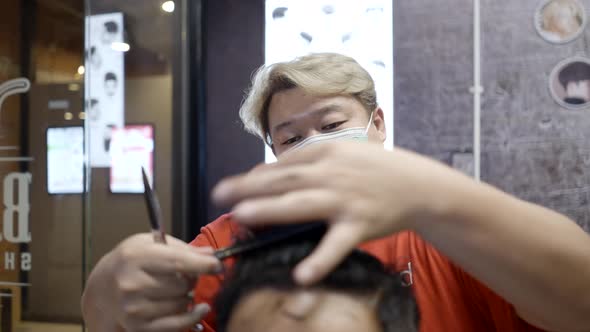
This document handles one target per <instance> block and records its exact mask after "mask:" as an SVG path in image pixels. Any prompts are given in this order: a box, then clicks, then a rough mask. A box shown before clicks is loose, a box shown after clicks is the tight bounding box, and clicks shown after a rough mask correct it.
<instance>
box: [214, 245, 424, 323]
mask: <svg viewBox="0 0 590 332" xmlns="http://www.w3.org/2000/svg"><path fill="white" fill-rule="evenodd" d="M317 243H318V237H316V236H314V237H313V238H310V237H307V238H306V239H305V240H302V239H297V240H289V241H283V242H282V243H280V244H278V245H273V246H272V247H270V248H269V247H267V248H263V249H258V250H255V251H251V252H248V253H247V254H243V255H241V256H240V257H238V259H237V262H236V265H235V266H234V267H233V268H232V269H231V270H230V271H228V274H227V276H226V279H225V282H224V285H223V287H222V290H221V292H220V293H219V295H218V296H217V299H216V303H215V308H216V310H217V330H218V331H220V332H237V331H240V332H248V331H282V332H283V331H284V332H289V331H298V332H299V331H312V332H314V331H318V332H319V331H339V332H347V331H351V332H352V331H367V332H377V331H379V332H381V331H382V332H390V331H400V332H401V331H403V332H406V331H408V332H409V331H418V320H419V315H418V310H417V307H416V303H415V301H414V298H413V296H412V294H411V290H410V289H409V288H406V287H403V286H402V280H401V278H400V276H399V275H398V274H396V273H392V272H390V271H388V270H387V269H386V268H385V267H384V266H383V264H382V263H381V262H380V261H379V260H377V259H376V258H375V257H373V256H371V255H369V254H367V253H364V252H362V251H360V250H356V251H354V252H352V253H351V254H350V255H349V256H348V257H347V258H346V259H345V261H344V262H343V263H342V264H340V266H338V267H337V268H336V270H334V271H333V272H332V273H331V274H330V275H329V276H328V277H326V278H325V279H324V280H322V281H321V282H319V283H318V284H316V285H315V286H312V287H309V288H303V287H300V286H298V285H296V284H295V283H294V281H293V278H292V270H293V268H294V267H295V266H296V265H297V263H299V262H300V261H301V260H302V259H303V258H305V257H306V256H307V255H309V254H310V253H311V252H312V250H313V249H314V248H315V246H316V245H317Z"/></svg>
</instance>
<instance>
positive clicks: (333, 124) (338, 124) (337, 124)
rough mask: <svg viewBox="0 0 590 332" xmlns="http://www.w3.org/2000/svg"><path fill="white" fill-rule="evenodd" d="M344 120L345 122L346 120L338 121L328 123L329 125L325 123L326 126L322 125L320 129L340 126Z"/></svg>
mask: <svg viewBox="0 0 590 332" xmlns="http://www.w3.org/2000/svg"><path fill="white" fill-rule="evenodd" d="M344 122H346V121H338V122H333V123H330V124H329V125H327V126H323V127H322V130H332V129H336V128H338V127H340V126H341V125H342V124H343V123H344Z"/></svg>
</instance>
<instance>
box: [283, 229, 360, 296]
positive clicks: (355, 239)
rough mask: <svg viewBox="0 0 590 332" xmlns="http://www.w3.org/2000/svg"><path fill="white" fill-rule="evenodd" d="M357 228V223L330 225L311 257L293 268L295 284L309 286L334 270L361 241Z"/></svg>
mask: <svg viewBox="0 0 590 332" xmlns="http://www.w3.org/2000/svg"><path fill="white" fill-rule="evenodd" d="M357 226H358V223H352V222H336V223H334V224H332V225H331V226H330V228H329V229H328V231H327V232H326V235H324V237H323V238H322V240H321V241H320V243H319V244H318V246H317V248H316V249H315V250H314V251H313V252H312V253H311V255H309V257H307V258H305V259H304V260H303V261H302V262H300V263H299V264H298V265H297V267H295V271H294V272H293V273H294V275H293V278H294V279H295V282H296V283H298V284H300V285H303V286H309V285H312V284H314V283H316V282H318V281H320V280H321V279H323V278H325V277H326V276H327V275H328V274H329V273H330V272H332V271H333V270H334V269H336V267H337V266H338V264H340V263H341V262H342V261H343V260H344V259H345V258H346V256H348V254H350V252H351V251H352V250H354V248H356V246H357V245H358V244H359V243H360V241H361V236H360V232H359V229H358V227H357Z"/></svg>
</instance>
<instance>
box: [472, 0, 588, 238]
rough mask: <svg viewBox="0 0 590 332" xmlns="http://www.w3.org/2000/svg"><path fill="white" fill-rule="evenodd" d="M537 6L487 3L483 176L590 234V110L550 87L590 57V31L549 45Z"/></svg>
mask: <svg viewBox="0 0 590 332" xmlns="http://www.w3.org/2000/svg"><path fill="white" fill-rule="evenodd" d="M581 3H583V4H584V6H585V7H586V9H588V8H590V1H588V0H581ZM537 5H538V2H537V1H534V0H527V1H516V2H510V6H502V4H501V2H497V1H490V0H486V1H483V2H482V12H483V13H484V14H483V25H482V33H483V36H484V40H483V49H482V55H483V59H482V62H483V64H482V75H483V81H484V88H485V89H486V93H485V94H484V96H483V97H484V98H483V106H482V108H483V110H482V123H483V130H484V131H483V132H482V148H483V158H484V159H483V160H482V162H483V165H482V176H483V178H484V179H485V180H486V181H489V182H491V183H492V184H494V185H497V186H498V187H500V188H502V189H504V190H506V191H508V192H511V193H514V194H516V195H517V196H519V197H522V198H523V199H526V200H528V201H532V202H535V203H539V204H541V205H544V206H547V207H550V208H554V209H556V210H558V211H560V212H562V213H564V214H566V215H568V216H570V217H571V218H573V219H574V220H575V221H576V222H577V223H578V224H580V225H582V226H583V227H584V228H585V229H586V231H588V232H590V208H589V204H588V202H589V200H590V139H588V137H590V136H589V135H588V133H589V132H590V109H586V110H579V111H572V110H566V109H564V108H562V107H560V106H559V105H558V104H557V103H556V102H554V101H553V99H552V98H551V95H550V92H549V83H548V77H549V74H550V72H551V70H552V69H553V68H554V67H555V66H556V65H557V64H558V63H559V62H560V61H561V60H563V59H565V58H568V57H571V56H576V55H581V56H588V55H589V51H590V49H589V42H590V29H588V27H587V28H586V30H585V32H584V33H583V34H582V36H580V37H579V38H578V39H577V40H575V41H573V42H571V43H569V44H566V45H553V44H549V43H547V42H545V41H544V40H542V39H541V38H540V37H539V36H538V35H537V33H536V31H535V29H534V25H533V20H532V15H533V13H534V11H535V8H536V7H537Z"/></svg>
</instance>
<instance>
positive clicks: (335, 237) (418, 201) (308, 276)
mask: <svg viewBox="0 0 590 332" xmlns="http://www.w3.org/2000/svg"><path fill="white" fill-rule="evenodd" d="M467 179H468V178H467V177H465V176H463V175H461V174H460V173H458V172H455V171H453V170H452V169H450V168H448V167H447V166H444V165H443V164H441V163H439V162H436V161H434V160H431V159H428V158H426V157H422V156H420V155H417V154H415V153H411V152H408V151H405V150H402V149H396V150H395V151H393V152H392V151H387V150H385V149H384V148H383V146H382V145H379V144H373V143H366V142H362V143H359V142H335V143H325V144H321V145H317V146H310V147H307V148H304V149H301V150H297V151H293V152H287V153H286V154H285V155H283V156H281V158H280V159H279V161H278V162H276V163H274V164H269V165H260V166H258V167H256V168H255V169H254V170H253V171H251V172H249V173H246V174H242V175H238V176H234V177H231V178H228V179H225V180H223V181H222V182H221V183H220V184H219V185H217V187H216V188H215V190H214V192H213V198H214V200H215V201H216V202H217V203H219V204H223V205H233V206H234V209H233V216H234V217H235V219H236V220H237V221H238V222H240V223H243V224H245V225H266V224H285V223H296V222H306V221H313V220H326V221H327V222H328V224H329V230H328V232H327V233H326V235H325V236H324V238H323V239H322V241H321V243H320V244H319V246H318V248H317V249H316V250H315V252H314V253H313V254H312V255H310V256H309V257H308V258H306V259H305V260H304V261H303V262H302V263H301V264H300V265H299V266H298V267H297V268H296V269H295V279H296V281H297V282H299V283H300V284H303V285H308V284H312V283H314V282H316V281H318V280H320V279H321V278H323V277H324V276H325V275H327V274H328V273H329V272H330V271H331V270H332V269H334V268H335V267H336V266H337V264H338V263H340V262H341V261H342V260H343V259H344V257H346V256H347V255H348V254H349V253H350V252H351V251H352V250H353V249H354V248H355V247H356V246H358V245H359V244H360V243H362V242H365V241H367V240H369V239H374V238H378V237H383V236H385V235H388V234H391V233H395V232H398V231H401V230H406V229H414V228H415V227H416V225H417V223H418V221H419V220H425V219H430V218H431V217H432V216H433V215H435V214H439V213H442V211H444V209H445V208H446V205H445V204H446V201H445V196H446V195H447V194H448V190H449V188H452V187H454V185H457V181H466V180H467ZM443 188H444V189H443Z"/></svg>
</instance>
